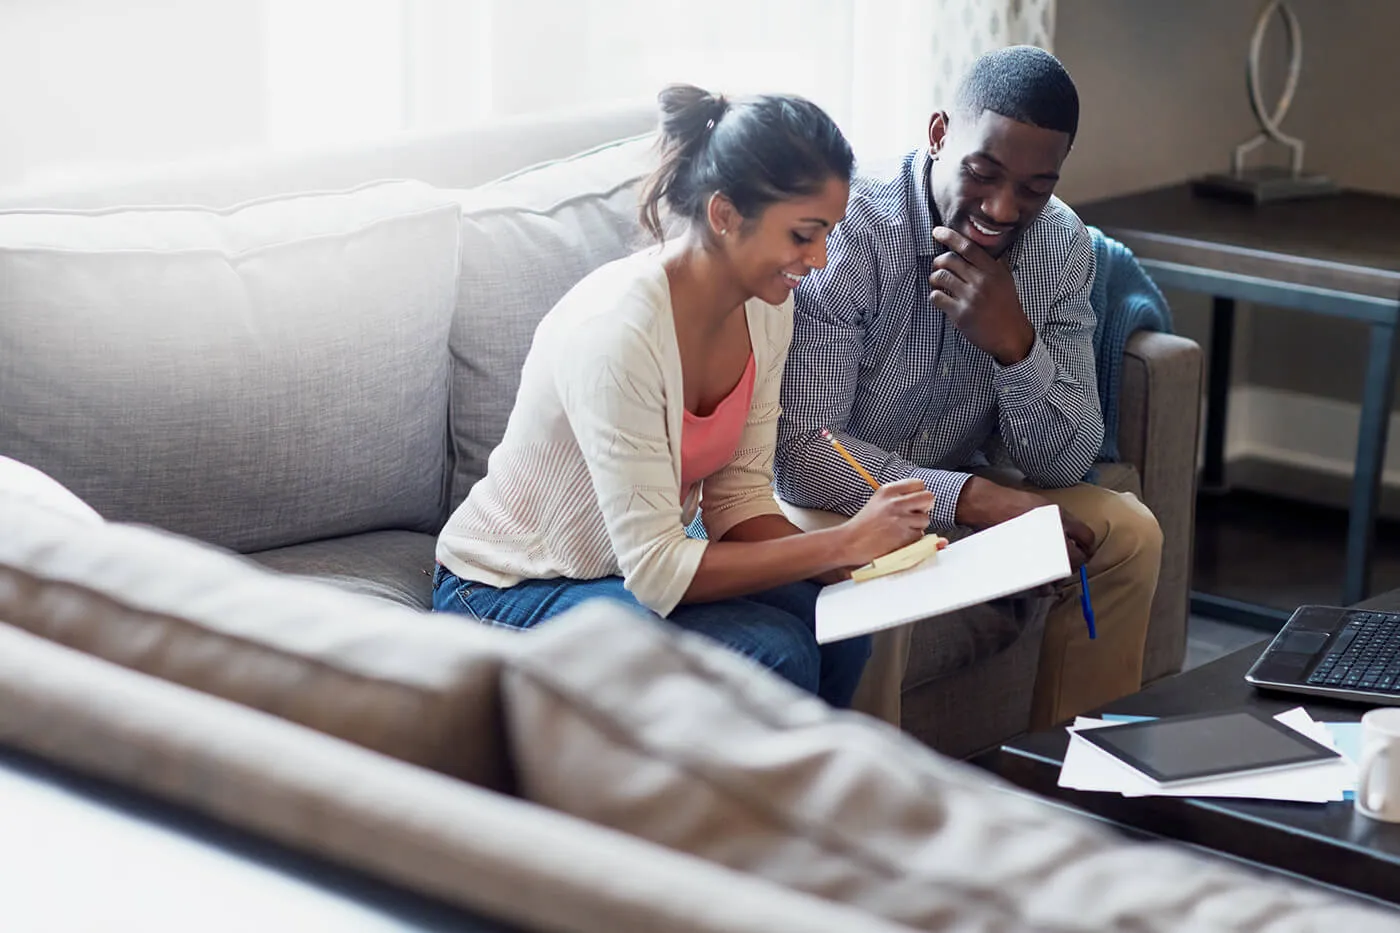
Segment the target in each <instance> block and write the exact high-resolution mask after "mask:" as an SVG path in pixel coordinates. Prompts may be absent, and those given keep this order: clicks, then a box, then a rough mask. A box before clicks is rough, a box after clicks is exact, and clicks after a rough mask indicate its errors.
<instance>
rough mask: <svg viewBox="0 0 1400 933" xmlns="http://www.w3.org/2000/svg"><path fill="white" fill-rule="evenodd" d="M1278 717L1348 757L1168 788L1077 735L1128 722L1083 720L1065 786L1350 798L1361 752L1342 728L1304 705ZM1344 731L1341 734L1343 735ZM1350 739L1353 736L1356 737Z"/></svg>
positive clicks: (1148, 793)
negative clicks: (1339, 736)
mask: <svg viewBox="0 0 1400 933" xmlns="http://www.w3.org/2000/svg"><path fill="white" fill-rule="evenodd" d="M1274 718H1275V719H1276V720H1278V721H1279V722H1281V723H1283V724H1284V725H1285V726H1288V727H1289V728H1290V729H1296V730H1297V731H1299V732H1301V733H1302V734H1303V735H1306V736H1307V737H1308V738H1310V739H1313V740H1314V741H1316V742H1321V743H1322V744H1323V745H1326V746H1327V747H1328V748H1335V749H1337V750H1338V751H1339V752H1341V753H1342V756H1343V757H1342V758H1340V759H1338V760H1335V761H1325V762H1320V763H1318V764H1313V765H1303V766H1301V767H1297V768H1289V769H1287V770H1284V771H1266V772H1263V773H1259V774H1245V775H1240V776H1235V777H1232V776H1226V777H1214V778H1209V779H1206V780H1200V781H1190V782H1187V783H1184V784H1173V785H1172V786H1171V787H1162V786H1161V785H1160V784H1157V783H1156V782H1154V781H1152V780H1149V779H1148V778H1146V777H1143V776H1142V775H1141V774H1138V773H1137V772H1136V771H1134V770H1133V769H1132V768H1130V767H1128V766H1127V765H1125V764H1124V763H1123V762H1121V761H1119V760H1118V759H1117V758H1115V757H1113V756H1112V755H1110V754H1109V753H1108V752H1106V751H1103V750H1102V749H1100V748H1099V747H1098V746H1097V745H1093V744H1091V743H1089V742H1086V741H1085V740H1084V739H1082V738H1080V737H1078V736H1077V735H1076V734H1075V733H1077V732H1079V731H1081V730H1084V729H1096V728H1099V727H1100V726H1109V725H1115V724H1118V723H1121V722H1123V721H1124V718H1116V719H1112V720H1105V719H1089V718H1086V717H1083V716H1081V717H1079V718H1078V719H1076V720H1075V721H1074V725H1072V726H1070V727H1069V733H1070V742H1069V750H1068V751H1067V752H1066V753H1065V763H1064V765H1063V766H1062V767H1061V768H1060V786H1061V787H1068V788H1071V789H1073V790H1097V791H1110V792H1112V791H1116V792H1118V793H1120V794H1122V795H1123V796H1124V797H1248V798H1253V799H1256V800H1293V801H1298V802H1302V803H1327V802H1328V801H1331V800H1344V799H1347V798H1348V797H1349V796H1350V792H1351V791H1353V790H1354V789H1355V787H1356V760H1355V758H1354V757H1348V755H1354V754H1355V752H1354V751H1353V750H1352V749H1350V748H1348V747H1347V746H1348V745H1349V744H1350V743H1349V742H1344V743H1342V744H1341V745H1339V744H1338V742H1337V735H1335V734H1334V732H1333V728H1336V726H1335V725H1333V727H1332V728H1329V724H1327V723H1321V722H1317V721H1316V720H1314V719H1313V718H1312V717H1311V716H1309V715H1308V713H1307V710H1305V709H1303V708H1302V707H1301V706H1299V707H1295V708H1294V709H1291V710H1288V711H1287V712H1284V713H1279V714H1278V715H1277V716H1275V717H1274ZM1346 725H1350V724H1346ZM1342 731H1343V730H1338V732H1337V734H1341V733H1342ZM1347 738H1351V736H1350V733H1347Z"/></svg>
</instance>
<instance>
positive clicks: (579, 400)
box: [437, 250, 792, 616]
mask: <svg viewBox="0 0 1400 933" xmlns="http://www.w3.org/2000/svg"><path fill="white" fill-rule="evenodd" d="M744 311H745V316H746V317H747V319H748V325H749V337H750V341H751V342H752V344H753V353H754V364H755V366H754V370H755V379H754V393H753V403H752V405H751V407H750V409H749V417H748V420H747V423H746V424H745V426H744V431H743V434H742V436H741V438H740V441H739V447H738V450H736V451H735V454H734V457H733V459H732V460H730V462H729V463H728V465H726V466H724V467H723V468H721V469H720V470H719V472H717V473H715V474H714V475H713V476H711V477H709V478H708V479H706V480H705V481H704V482H703V483H702V484H701V491H700V495H698V496H697V495H695V494H692V495H691V496H690V497H689V498H688V500H687V501H686V502H684V503H682V502H681V501H680V485H681V427H682V424H683V412H684V400H685V394H684V392H683V390H682V379H681V360H680V351H679V348H678V347H677V344H676V330H675V325H674V323H673V320H672V310H671V289H670V284H669V282H668V280H667V278H666V270H665V268H664V267H663V266H662V264H661V260H660V257H659V255H658V253H657V252H656V251H655V250H648V251H646V252H643V253H637V254H635V255H633V256H629V257H627V258H626V259H621V260H618V261H616V262H612V263H609V264H607V265H605V266H602V267H601V268H599V269H597V270H596V271H594V272H593V273H592V274H590V275H589V276H588V277H587V278H585V279H584V280H583V281H581V282H579V283H578V285H576V286H574V288H573V289H571V290H570V291H569V293H568V294H566V295H565V296H564V297H563V298H562V299H560V301H559V303H558V304H557V305H555V306H554V308H553V309H552V310H551V311H550V312H549V313H548V314H547V315H545V317H544V319H543V320H542V321H541V322H540V325H539V328H538V329H537V330H536V331H535V338H534V342H533V343H532V344H531V347H530V352H529V355H528V356H527V357H526V359H525V365H524V368H523V369H522V371H521V377H520V392H519V394H518V395H517V396H516V400H515V408H514V409H513V410H512V411H511V414H510V420H509V422H508V423H507V425H506V431H505V436H504V437H503V438H502V440H501V443H500V445H499V446H498V447H497V448H496V449H495V450H494V451H492V453H491V457H490V459H489V460H488V461H487V473H486V476H485V477H484V478H483V479H482V480H481V481H480V482H478V483H477V484H476V485H475V486H474V487H472V491H471V493H470V495H468V496H467V499H466V501H464V502H463V503H462V504H461V505H460V506H458V508H457V510H456V511H455V512H454V513H453V515H452V517H451V518H450V519H449V520H448V522H447V525H446V526H445V527H444V528H443V530H442V534H441V535H440V536H439V537H438V543H437V559H438V560H439V561H440V562H441V563H442V564H443V566H445V567H446V568H447V569H448V570H450V571H452V572H453V573H454V574H456V575H457V576H458V577H461V578H462V579H464V580H473V581H477V582H480V583H487V584H490V585H492V586H499V587H505V586H513V585H515V584H516V583H519V582H520V581H521V580H525V579H543V578H551V577H573V578H577V579H588V580H591V579H595V578H598V577H604V576H610V575H618V574H620V575H621V576H622V577H623V578H624V580H625V582H626V586H627V589H628V590H630V591H631V592H632V594H633V595H635V596H636V597H637V600H638V601H639V602H641V603H642V604H643V605H645V606H647V607H648V608H650V609H652V610H653V611H655V612H656V613H658V614H660V615H662V616H665V615H668V614H669V613H670V612H671V610H672V609H674V608H675V606H676V604H677V603H679V602H680V599H681V597H682V596H683V595H684V594H685V591H686V589H687V588H689V586H690V581H691V579H692V578H693V577H694V576H695V570H696V568H697V567H698V566H699V564H700V558H701V555H703V554H704V552H705V548H706V547H707V546H708V544H707V543H706V542H704V541H699V540H695V539H693V538H689V537H687V536H686V534H685V526H686V524H688V523H689V521H690V519H691V518H693V517H694V515H695V510H696V505H697V499H700V504H702V505H703V507H704V512H705V527H706V529H707V531H708V533H709V535H710V537H711V538H714V539H718V538H721V537H723V536H724V534H725V533H726V532H728V531H729V530H730V529H731V528H733V527H734V526H735V525H737V524H739V523H740V522H743V521H746V520H748V519H750V518H753V517H755V516H758V515H765V514H770V513H771V514H779V515H780V514H782V512H781V510H780V509H779V508H778V504H777V501H776V499H775V498H774V493H773V485H772V484H773V448H774V444H775V443H776V438H777V424H778V413H779V407H778V392H779V388H780V385H781V383H782V376H783V365H784V364H785V362H786V360H787V351H788V344H789V343H790V342H791V341H792V298H791V297H789V298H788V300H787V301H786V302H784V303H783V304H782V305H781V306H779V307H775V306H773V305H770V304H768V303H767V302H764V301H760V300H758V299H756V298H755V299H751V300H749V301H748V303H747V304H746V305H745V307H744Z"/></svg>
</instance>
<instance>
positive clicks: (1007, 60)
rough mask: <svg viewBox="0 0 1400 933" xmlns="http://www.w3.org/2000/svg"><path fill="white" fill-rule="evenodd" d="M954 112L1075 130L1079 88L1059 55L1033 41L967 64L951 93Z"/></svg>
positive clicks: (1076, 129)
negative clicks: (993, 116) (1031, 43)
mask: <svg viewBox="0 0 1400 933" xmlns="http://www.w3.org/2000/svg"><path fill="white" fill-rule="evenodd" d="M953 106H954V108H955V111H956V112H957V113H959V114H962V115H964V116H969V117H972V118H974V119H975V118H977V117H980V116H981V115H982V112H983V111H984V110H990V111H992V113H999V114H1001V115H1002V116H1003V117H1006V118H1008V119H1011V120H1015V121H1016V122H1017V123H1029V124H1030V125H1031V126H1038V127H1041V128H1042V129H1047V130H1057V131H1059V132H1061V133H1068V134H1069V140H1070V142H1071V143H1073V142H1074V134H1075V133H1076V132H1077V131H1078V129H1079V92H1078V91H1077V90H1075V87H1074V82H1073V81H1072V80H1070V76H1069V72H1067V71H1065V66H1064V65H1061V64H1060V61H1059V59H1057V58H1056V57H1055V56H1053V55H1051V54H1050V53H1049V52H1047V51H1045V50H1044V49H1040V48H1036V47H1035V46H1033V45H1013V46H1010V47H1009V48H1004V49H997V50H996V51H994V52H988V53H987V54H986V55H983V56H982V57H981V58H979V59H977V61H975V62H973V63H972V67H971V68H970V69H968V72H967V74H966V75H964V76H963V79H962V81H961V82H960V83H959V84H958V90H957V94H956V95H955V97H954V98H953Z"/></svg>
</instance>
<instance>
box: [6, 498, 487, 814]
mask: <svg viewBox="0 0 1400 933" xmlns="http://www.w3.org/2000/svg"><path fill="white" fill-rule="evenodd" d="M0 623H5V624H8V625H12V626H16V627H18V628H23V629H26V630H28V631H30V632H33V633H34V634H36V635H39V636H42V637H44V638H47V639H49V640H51V641H54V642H58V643H60V644H64V645H67V646H69V647H71V648H76V649H78V650H80V651H84V652H87V653H88V654H92V655H96V656H97V657H100V658H104V659H106V660H108V661H111V662H113V663H116V664H120V665H123V666H125V667H129V668H133V669H135V670H138V671H142V672H144V673H147V674H151V675H153V676H155V677H159V678H162V679H164V680H169V681H173V682H175V683H178V684H183V685H185V686H187V687H192V688H194V689H197V690H202V691H204V692H206V693H211V694H214V695H216V696H220V697H223V698H225V699H228V700H232V701H234V702H237V703H242V704H244V705H246V706H250V707H254V708H256V709H260V710H263V711H265V712H268V713H272V714H274V715H277V716H280V717H282V718H284V719H288V720H291V721H293V722H298V723H301V724H302V725H306V726H310V727H311V728H314V729H319V730H320V731H322V732H327V733H329V734H331V735H335V736H339V737H340V738H343V739H346V740H348V741H351V742H355V743H356V744H358V745H362V746H364V747H366V748H371V749H374V750H375V751H378V752H382V753H383V754H386V755H391V756H393V757H395V758H399V759H402V760H404V761H409V762H413V763H415V764H419V765H423V766H424V767H428V768H433V769H435V770H438V771H441V772H444V773H447V774H451V775H453V776H455V777H460V778H463V779H465V780H468V781H472V782H473V783H477V784H482V785H485V786H488V787H496V788H504V787H508V786H509V785H510V767H509V763H508V762H507V760H506V755H505V748H504V743H503V740H502V736H501V728H500V712H499V705H500V704H499V700H498V690H497V676H498V671H499V669H500V667H501V664H502V663H503V658H504V657H505V656H506V655H507V654H508V652H509V650H510V648H511V646H512V644H513V642H514V637H513V636H514V633H510V632H505V631H501V630H498V629H495V628H492V627H490V626H485V625H479V624H476V623H473V622H471V621H469V620H467V619H464V618H461V617H460V616H451V615H445V614H439V613H423V612H417V611H414V610H410V609H405V608H403V607H402V606H394V605H391V604H390V603H388V602H386V601H384V600H381V599H371V598H366V597H364V596H360V595H357V594H353V593H345V592H341V591H340V590H339V589H337V588H335V587H332V586H327V585H325V584H321V583H313V582H309V581H306V580H299V579H296V578H294V577H290V576H287V575H285V574H280V573H273V572H270V571H267V570H264V569H262V568H260V567H257V566H256V565H254V564H253V563H252V561H250V560H247V559H245V558H243V557H239V556H237V555H234V554H230V553H228V552H227V551H223V550H220V549H218V548H214V547H210V546H208V545H204V544H201V543H199V542H196V541H191V540H189V539H186V538H181V537H179V536H177V535H173V534H169V533H166V532H162V531H159V530H157V529H154V528H146V527H140V526H135V525H127V524H122V523H118V522H98V523H96V524H94V525H90V526H77V525H75V524H74V523H73V522H72V521H71V520H68V519H67V518H66V517H64V516H59V515H56V514H55V513H54V512H53V511H51V510H50V509H48V508H45V507H43V506H42V505H41V504H36V503H33V502H30V501H26V500H24V499H21V498H20V497H18V496H13V497H12V496H7V495H4V494H3V493H0Z"/></svg>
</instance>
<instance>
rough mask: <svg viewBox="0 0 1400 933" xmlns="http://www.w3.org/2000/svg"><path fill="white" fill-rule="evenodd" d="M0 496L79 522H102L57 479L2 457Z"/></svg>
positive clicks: (24, 464) (89, 507) (0, 461)
mask: <svg viewBox="0 0 1400 933" xmlns="http://www.w3.org/2000/svg"><path fill="white" fill-rule="evenodd" d="M0 495H3V496H8V497H9V498H11V499H18V500H19V501H21V502H23V503H25V504H26V505H31V506H36V507H38V508H41V509H44V510H45V511H48V512H57V513H58V514H60V515H62V516H64V517H65V518H70V519H76V520H77V521H80V522H87V523H90V524H95V523H98V522H101V521H102V516H101V515H98V514H97V512H96V510H95V509H93V507H92V506H90V505H88V504H87V503H86V502H84V501H83V500H82V499H79V498H78V497H77V496H75V495H73V493H72V492H71V491H70V490H69V489H67V488H66V487H65V486H64V485H63V484H62V483H60V482H59V481H58V480H56V479H54V478H53V477H52V476H49V475H48V474H46V473H44V472H42V471H40V470H36V469H34V468H33V467H32V466H29V465H28V464H26V463H20V462H19V461H18V460H12V459H10V458H9V457H0Z"/></svg>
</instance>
